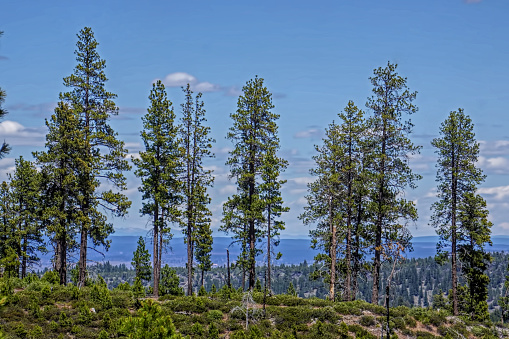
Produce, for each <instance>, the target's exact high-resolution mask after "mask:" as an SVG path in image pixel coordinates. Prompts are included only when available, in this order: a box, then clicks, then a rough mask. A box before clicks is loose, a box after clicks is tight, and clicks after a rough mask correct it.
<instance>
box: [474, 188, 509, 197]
mask: <svg viewBox="0 0 509 339" xmlns="http://www.w3.org/2000/svg"><path fill="white" fill-rule="evenodd" d="M477 193H479V194H486V195H490V196H491V198H492V199H494V200H497V201H504V200H505V199H507V198H508V197H509V185H508V186H495V187H481V188H479V189H478V190H477Z"/></svg>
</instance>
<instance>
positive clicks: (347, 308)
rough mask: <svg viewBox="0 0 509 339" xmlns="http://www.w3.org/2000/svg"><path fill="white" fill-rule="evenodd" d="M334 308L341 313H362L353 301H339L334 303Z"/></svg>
mask: <svg viewBox="0 0 509 339" xmlns="http://www.w3.org/2000/svg"><path fill="white" fill-rule="evenodd" d="M334 310H335V311H336V312H338V313H339V314H345V315H348V314H352V315H361V314H362V311H361V310H360V309H359V308H358V307H356V306H355V305H353V304H352V303H345V302H339V303H337V304H336V305H334Z"/></svg>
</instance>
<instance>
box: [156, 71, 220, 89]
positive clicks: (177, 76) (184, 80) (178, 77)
mask: <svg viewBox="0 0 509 339" xmlns="http://www.w3.org/2000/svg"><path fill="white" fill-rule="evenodd" d="M157 80H161V81H162V83H163V84H164V85H165V86H167V87H185V86H186V85H187V84H189V85H191V89H192V90H193V91H198V92H203V93H205V92H218V91H220V90H221V86H219V85H216V84H213V83H210V82H207V81H204V82H200V81H199V80H198V79H197V78H196V77H195V76H194V75H191V74H189V73H186V72H175V73H170V74H168V75H167V76H166V77H164V79H154V81H153V82H156V81H157Z"/></svg>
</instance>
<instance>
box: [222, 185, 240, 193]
mask: <svg viewBox="0 0 509 339" xmlns="http://www.w3.org/2000/svg"><path fill="white" fill-rule="evenodd" d="M220 193H221V194H226V195H230V194H235V193H237V186H236V185H225V186H223V187H221V189H220Z"/></svg>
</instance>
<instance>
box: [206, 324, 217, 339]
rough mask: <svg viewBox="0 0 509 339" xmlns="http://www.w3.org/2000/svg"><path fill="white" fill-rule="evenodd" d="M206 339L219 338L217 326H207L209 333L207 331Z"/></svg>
mask: <svg viewBox="0 0 509 339" xmlns="http://www.w3.org/2000/svg"><path fill="white" fill-rule="evenodd" d="M208 332H209V333H208V338H209V339H218V338H219V330H218V328H217V326H216V325H215V324H214V323H211V324H210V325H209V331H208Z"/></svg>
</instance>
